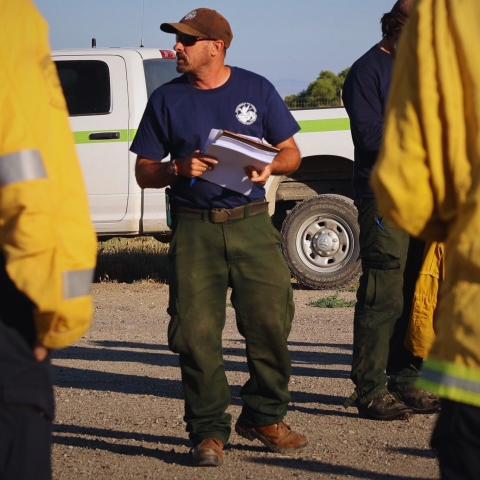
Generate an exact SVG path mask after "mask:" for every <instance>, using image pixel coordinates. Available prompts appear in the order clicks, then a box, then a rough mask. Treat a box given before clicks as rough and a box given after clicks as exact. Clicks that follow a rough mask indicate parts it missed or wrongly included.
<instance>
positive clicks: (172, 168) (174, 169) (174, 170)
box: [167, 159, 178, 176]
mask: <svg viewBox="0 0 480 480" xmlns="http://www.w3.org/2000/svg"><path fill="white" fill-rule="evenodd" d="M167 172H168V173H169V174H170V175H175V176H178V165H177V164H176V163H175V159H172V160H170V162H169V163H168V167H167Z"/></svg>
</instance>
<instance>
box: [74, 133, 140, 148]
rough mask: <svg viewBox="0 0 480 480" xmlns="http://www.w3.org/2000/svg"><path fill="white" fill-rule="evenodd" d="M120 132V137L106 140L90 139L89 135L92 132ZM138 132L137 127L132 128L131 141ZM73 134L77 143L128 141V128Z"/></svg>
mask: <svg viewBox="0 0 480 480" xmlns="http://www.w3.org/2000/svg"><path fill="white" fill-rule="evenodd" d="M112 131H115V132H120V138H115V139H108V140H107V139H106V140H90V139H89V138H88V137H89V136H90V134H91V133H102V132H112ZM136 133H137V129H131V130H130V141H132V140H133V138H134V137H135V134H136ZM73 136H74V138H75V143H76V144H77V145H79V144H85V143H112V142H126V141H127V140H128V130H127V129H125V130H116V129H114V130H88V131H86V132H73Z"/></svg>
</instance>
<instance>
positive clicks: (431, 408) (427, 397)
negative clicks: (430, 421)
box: [393, 388, 440, 413]
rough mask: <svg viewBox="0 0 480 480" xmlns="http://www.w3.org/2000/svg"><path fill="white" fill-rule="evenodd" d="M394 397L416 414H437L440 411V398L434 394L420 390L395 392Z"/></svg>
mask: <svg viewBox="0 0 480 480" xmlns="http://www.w3.org/2000/svg"><path fill="white" fill-rule="evenodd" d="M393 395H395V397H396V398H398V399H399V400H400V401H402V402H403V403H405V405H407V406H408V407H410V408H411V409H412V410H413V411H414V412H415V413H435V412H438V411H439V410H440V398H439V397H437V396H436V395H434V394H433V393H429V392H425V391H424V390H419V389H418V388H412V389H410V390H404V391H401V392H393Z"/></svg>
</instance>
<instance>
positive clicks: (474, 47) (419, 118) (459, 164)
mask: <svg viewBox="0 0 480 480" xmlns="http://www.w3.org/2000/svg"><path fill="white" fill-rule="evenodd" d="M479 18H480V2H478V0H462V1H461V2H459V1H457V0H420V1H419V2H418V3H417V6H416V8H414V11H413V12H412V14H411V16H410V19H409V21H408V22H407V25H406V26H405V31H404V32H403V34H402V39H401V41H400V45H399V51H398V54H397V59H396V62H395V63H396V65H395V71H394V79H393V83H392V90H391V92H390V105H389V108H388V112H387V115H386V119H387V120H386V130H385V136H384V145H383V149H382V152H381V154H380V158H379V161H378V163H377V165H376V169H375V171H374V172H373V178H372V184H373V186H374V189H375V191H376V193H377V195H378V199H379V202H380V205H381V208H382V212H383V213H384V214H385V215H386V216H387V217H388V218H389V219H390V220H391V221H392V222H394V223H395V225H397V226H398V227H400V228H402V229H404V230H406V231H407V232H408V233H410V234H411V235H414V236H419V237H422V238H424V239H427V240H437V241H438V240H444V241H445V281H444V283H443V284H442V286H441V289H440V296H439V303H438V305H437V311H436V314H435V327H436V333H437V337H436V339H435V342H434V345H433V347H432V350H431V352H430V355H429V359H428V360H427V361H426V362H425V364H424V367H423V371H422V376H421V380H420V383H419V385H420V386H421V387H422V388H425V389H427V390H430V391H433V392H436V393H438V394H439V395H440V396H442V397H445V398H448V399H450V400H453V401H457V402H462V403H467V404H471V405H475V406H480V62H479V61H478V52H479V51H480V29H479V28H478V19H479Z"/></svg>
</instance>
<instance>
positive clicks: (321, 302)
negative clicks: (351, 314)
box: [309, 292, 357, 308]
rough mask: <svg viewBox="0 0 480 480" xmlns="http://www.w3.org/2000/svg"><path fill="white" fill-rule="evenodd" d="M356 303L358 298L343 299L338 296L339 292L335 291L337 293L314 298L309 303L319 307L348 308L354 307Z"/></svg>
mask: <svg viewBox="0 0 480 480" xmlns="http://www.w3.org/2000/svg"><path fill="white" fill-rule="evenodd" d="M356 303H357V302H356V300H343V299H341V298H338V292H335V295H330V296H329V297H324V298H319V299H318V300H313V301H311V302H310V303H309V305H311V306H312V307H319V308H347V307H354V306H355V304H356Z"/></svg>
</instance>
